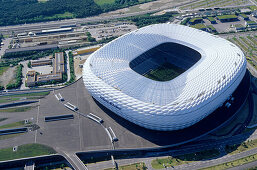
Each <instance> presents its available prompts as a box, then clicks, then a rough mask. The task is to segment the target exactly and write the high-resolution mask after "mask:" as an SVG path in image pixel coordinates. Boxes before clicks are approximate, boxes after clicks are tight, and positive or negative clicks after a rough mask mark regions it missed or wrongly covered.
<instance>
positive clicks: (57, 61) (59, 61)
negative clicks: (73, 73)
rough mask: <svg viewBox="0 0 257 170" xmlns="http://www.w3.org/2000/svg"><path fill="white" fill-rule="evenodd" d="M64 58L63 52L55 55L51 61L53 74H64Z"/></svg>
mask: <svg viewBox="0 0 257 170" xmlns="http://www.w3.org/2000/svg"><path fill="white" fill-rule="evenodd" d="M64 72H65V69H64V56H63V52H60V53H55V57H54V60H53V73H54V74H55V73H64Z"/></svg>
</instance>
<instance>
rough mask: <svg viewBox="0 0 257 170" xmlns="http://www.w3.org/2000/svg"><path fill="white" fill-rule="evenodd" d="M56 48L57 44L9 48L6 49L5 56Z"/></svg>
mask: <svg viewBox="0 0 257 170" xmlns="http://www.w3.org/2000/svg"><path fill="white" fill-rule="evenodd" d="M57 48H58V45H57V44H49V45H38V46H33V47H21V48H11V49H6V50H5V54H9V53H17V52H26V51H44V50H51V49H57Z"/></svg>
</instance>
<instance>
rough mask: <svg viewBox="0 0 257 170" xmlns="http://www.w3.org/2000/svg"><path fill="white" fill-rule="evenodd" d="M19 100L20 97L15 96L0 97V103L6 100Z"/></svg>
mask: <svg viewBox="0 0 257 170" xmlns="http://www.w3.org/2000/svg"><path fill="white" fill-rule="evenodd" d="M17 100H20V98H17V97H11V98H10V97H0V103H7V102H13V101H17Z"/></svg>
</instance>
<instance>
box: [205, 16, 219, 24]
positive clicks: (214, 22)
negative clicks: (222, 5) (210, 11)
mask: <svg viewBox="0 0 257 170" xmlns="http://www.w3.org/2000/svg"><path fill="white" fill-rule="evenodd" d="M207 19H208V20H209V21H210V22H211V23H212V24H216V23H217V22H216V20H215V19H214V18H213V17H207Z"/></svg>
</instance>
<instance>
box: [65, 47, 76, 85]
mask: <svg viewBox="0 0 257 170" xmlns="http://www.w3.org/2000/svg"><path fill="white" fill-rule="evenodd" d="M69 63H70V80H69V82H67V84H70V83H72V82H74V81H75V80H76V76H75V72H74V60H73V54H72V52H71V51H70V52H69Z"/></svg>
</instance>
